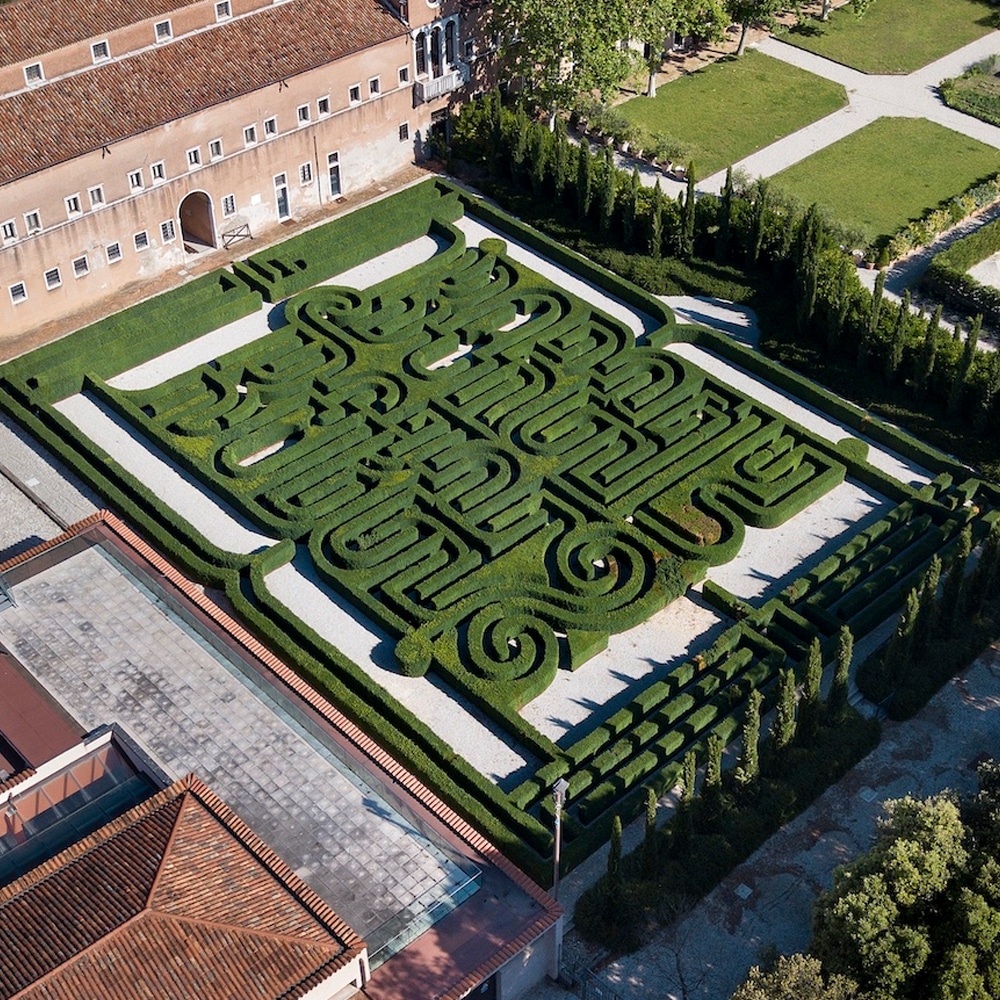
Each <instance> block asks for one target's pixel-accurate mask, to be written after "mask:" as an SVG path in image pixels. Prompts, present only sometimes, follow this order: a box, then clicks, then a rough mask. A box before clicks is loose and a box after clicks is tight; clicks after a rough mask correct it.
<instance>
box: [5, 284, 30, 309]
mask: <svg viewBox="0 0 1000 1000" xmlns="http://www.w3.org/2000/svg"><path fill="white" fill-rule="evenodd" d="M7 291H8V292H10V301H11V302H13V303H14V305H19V304H20V303H22V302H24V301H25V299H27V297H28V289H27V287H26V286H25V284H24V282H23V281H16V282H14V284H13V285H8V286H7Z"/></svg>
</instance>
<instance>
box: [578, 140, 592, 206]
mask: <svg viewBox="0 0 1000 1000" xmlns="http://www.w3.org/2000/svg"><path fill="white" fill-rule="evenodd" d="M590 167H591V164H590V143H589V142H588V141H587V137H586V136H584V137H583V138H582V139H581V140H580V152H579V154H578V156H577V163H576V214H577V218H578V219H579V220H580V221H581V222H583V221H584V220H585V219H586V218H587V216H588V215H589V214H590V201H591V198H592V197H593V193H594V192H593V179H592V177H591V169H590Z"/></svg>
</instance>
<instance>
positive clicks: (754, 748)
mask: <svg viewBox="0 0 1000 1000" xmlns="http://www.w3.org/2000/svg"><path fill="white" fill-rule="evenodd" d="M763 703H764V697H763V695H762V694H761V693H760V691H758V690H757V689H756V688H754V689H753V690H752V691H751V692H750V696H749V697H748V698H747V704H746V709H745V710H744V712H743V726H742V733H741V735H742V742H741V746H740V760H739V764H738V765H737V767H736V781H737V782H738V783H739V785H741V786H742V787H743V788H744V789H751V788H753V787H754V786H755V785H756V783H757V779H758V778H759V777H760V710H761V705H762V704H763Z"/></svg>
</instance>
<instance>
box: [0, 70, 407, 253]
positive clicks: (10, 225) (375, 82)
mask: <svg viewBox="0 0 1000 1000" xmlns="http://www.w3.org/2000/svg"><path fill="white" fill-rule="evenodd" d="M409 79H410V70H409V67H408V66H400V67H399V83H400V85H401V86H402V85H403V84H406V83H408V82H409ZM379 87H380V78H379V77H377V76H373V77H372V78H371V79H370V80H369V81H368V93H369V95H370V96H372V97H374V96H375V95H377V94H378V93H379ZM348 97H349V100H350V102H351V103H352V104H357V103H358V102H360V100H361V84H359V83H356V84H352V85H351V87H350V88H349V89H348ZM330 109H331V104H330V97H329V95H328V96H325V97H320V98H317V100H316V115H317V118H319V119H322V118H326V117H328V116H329V115H330V113H331V111H330ZM295 115H296V121H297V123H298V125H299V126H300V127H301V126H303V125H308V124H309V122H310V121H312V105H311V104H300V105H299V107H298V108H296V111H295ZM262 125H263V128H262V133H263V137H264V140H265V141H267V140H269V139H273V138H275V137H276V136H277V135H278V119H277V116H272V117H271V118H265V119H264V121H263V123H262ZM409 128H410V127H409V123H403V124H401V125H400V126H399V141H400V142H406V141H407V140H408V139H409V137H410V135H409ZM260 135H261V132H258V127H257V123H256V122H254V123H253V124H252V125H247V126H245V127H244V129H243V145H244V148H247V149H249V148H250V147H251V146H255V145H257V143H258V142H259V141H260ZM185 155H186V158H187V166H188V170H196V169H197V168H198V167H200V166H202V165H203V164H204V162H205V161H204V159H203V154H202V148H201V146H194V147H192V148H191V149H189V150H187V152H186V154H185ZM223 155H224V149H223V144H222V139H221V138H218V139H211V140H210V141H209V143H208V162H210V163H214V162H215V161H216V160H221V159H222V157H223ZM166 179H167V168H166V163H165V161H163V160H158V161H157V162H156V163H152V164H150V166H149V184H150V185H151V186H154V187H155V186H156V185H157V184H162V183H164V182H165V181H166ZM145 188H146V178H145V176H144V174H143V171H142V168H139V169H137V170H130V171H129V172H128V189H129V193H130V194H138V193H139V192H140V191H144V190H145ZM87 198H88V201H89V208H90V210H91V211H96V210H97V209H99V208H103V207H104V206H105V205H106V204H107V201H106V199H105V195H104V185H103V184H98V185H96V186H95V187H92V188H88V189H87ZM63 202H64V204H65V207H66V218H67V219H70V220H72V219H75V218H77V217H78V216H80V215H82V214H83V213H84V211H85V208H84V201H83V197H82V196H81V194H80V193H79V192H76V193H74V194H70V195H67V196H66V197H65V198H64V199H63ZM42 229H43V226H42V215H41V211H40V210H39V209H34V210H32V211H30V212H25V213H24V230H25V235H27V236H33V235H34V234H35V233H40V232H41V231H42ZM18 235H19V234H18V227H17V220H16V219H7V220H6V221H4V222H0V241H2V243H3V245H4V246H8V245H9V244H11V243H14V242H16V241H17V239H18Z"/></svg>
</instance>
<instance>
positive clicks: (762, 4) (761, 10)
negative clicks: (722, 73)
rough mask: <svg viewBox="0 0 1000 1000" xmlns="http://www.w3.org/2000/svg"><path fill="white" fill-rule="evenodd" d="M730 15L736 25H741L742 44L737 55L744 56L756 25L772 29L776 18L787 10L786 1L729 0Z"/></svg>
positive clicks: (737, 49)
mask: <svg viewBox="0 0 1000 1000" xmlns="http://www.w3.org/2000/svg"><path fill="white" fill-rule="evenodd" d="M728 4H729V15H730V17H732V19H733V23H734V24H738V25H740V28H741V29H742V30H741V31H740V43H739V45H738V46H737V48H736V55H738V56H741V55H743V52H744V50H745V49H746V44H747V35H748V34H749V32H750V29H751V28H752V27H754V26H756V25H762V26H763V27H766V28H772V27H773V26H774V24H775V18H776V17H777V16H778V15H779V14H780V13H781V12H782V11H783V10H785V9H786V8H787V6H788V4H786V3H785V2H784V0H728Z"/></svg>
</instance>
